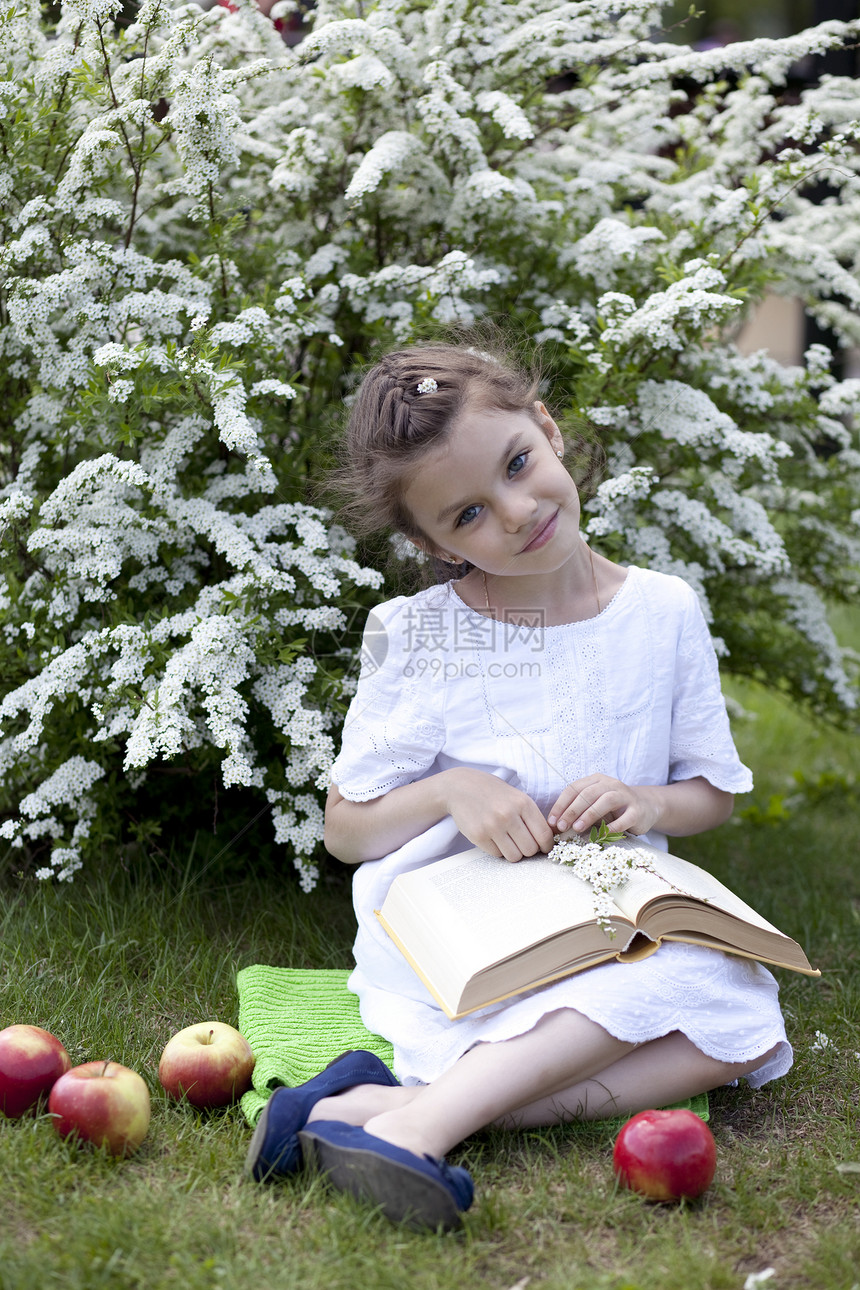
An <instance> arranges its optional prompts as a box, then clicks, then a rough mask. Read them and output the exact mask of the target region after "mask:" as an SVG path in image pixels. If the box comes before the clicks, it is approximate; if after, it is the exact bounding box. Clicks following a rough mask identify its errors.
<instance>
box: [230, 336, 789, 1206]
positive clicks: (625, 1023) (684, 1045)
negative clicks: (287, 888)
mask: <svg viewBox="0 0 860 1290" xmlns="http://www.w3.org/2000/svg"><path fill="white" fill-rule="evenodd" d="M536 395H537V388H536V387H535V386H530V384H529V382H528V380H526V379H525V378H523V377H522V376H520V375H519V374H518V373H517V372H515V371H513V370H511V369H510V368H509V367H508V366H506V365H503V364H500V363H499V362H498V361H497V360H495V359H494V358H492V357H490V356H489V355H486V354H480V353H476V352H475V351H473V350H470V349H466V348H460V347H457V346H450V345H427V346H415V347H413V348H410V349H406V350H403V351H401V352H398V353H393V354H389V355H388V356H387V357H386V358H384V359H383V360H382V361H381V362H379V363H378V364H377V365H376V366H375V367H374V368H373V369H372V370H371V371H370V372H369V373H368V375H367V376H366V378H365V380H364V382H363V383H362V385H361V387H360V390H359V393H358V395H357V397H356V400H355V403H354V406H353V409H352V413H351V416H350V421H349V426H348V430H347V440H346V446H347V453H348V461H349V465H348V467H347V472H348V477H349V481H350V482H351V487H352V496H353V498H354V499H355V500H359V499H360V501H361V502H362V503H363V505H364V508H365V511H366V514H367V515H368V516H369V517H370V523H369V524H367V525H366V526H365V531H368V530H369V529H370V528H371V527H376V528H393V529H394V530H396V531H398V532H399V533H401V534H403V535H404V536H405V537H406V538H408V539H410V540H411V541H412V542H413V543H415V544H416V545H417V546H419V547H420V548H421V549H422V550H423V551H424V552H425V553H426V554H427V555H428V556H430V557H432V558H433V559H434V560H441V561H444V562H445V564H446V565H447V566H448V567H449V570H450V571H451V572H452V573H454V574H456V576H455V577H452V578H451V579H450V580H449V581H447V582H445V583H444V584H442V585H436V586H433V587H430V588H428V589H426V590H424V591H421V592H419V593H418V594H417V595H414V596H411V597H406V596H397V597H396V598H395V599H393V600H390V601H388V602H387V603H386V604H383V605H381V606H380V607H379V608H378V609H377V610H376V611H375V612H374V613H373V614H371V616H370V621H369V623H368V627H367V630H366V632H365V639H364V649H363V653H362V672H361V677H360V680H359V684H358V688H357V691H356V694H355V697H354V698H353V701H352V704H351V706H350V709H349V713H348V716H347V719H346V723H345V727H344V732H343V745H342V749H341V752H340V755H339V756H338V758H337V760H336V761H335V763H334V766H333V768H332V784H331V789H330V792H329V796H328V802H327V807H326V832H325V842H326V846H327V848H328V850H329V851H330V852H331V853H332V854H333V855H335V856H337V857H338V858H339V859H340V860H342V861H344V862H345V863H346V864H352V865H356V866H357V869H356V874H355V879H354V901H355V911H356V915H357V918H358V936H357V939H356V942H355V960H356V965H357V966H356V968H355V971H354V972H353V974H352V976H351V978H350V988H351V989H352V990H353V991H354V992H355V993H357V994H358V996H359V999H360V1002H361V1015H362V1019H363V1021H364V1023H365V1024H366V1026H367V1027H368V1029H369V1030H371V1031H374V1032H376V1033H378V1034H381V1035H384V1036H386V1037H387V1038H388V1039H390V1040H391V1041H392V1043H393V1045H394V1054H395V1056H394V1070H395V1072H396V1074H397V1076H398V1077H399V1079H400V1081H401V1083H400V1084H397V1083H396V1081H395V1080H394V1079H393V1077H392V1075H391V1073H390V1072H389V1071H388V1070H387V1068H386V1067H385V1066H383V1064H382V1063H381V1062H379V1061H378V1060H377V1059H376V1058H373V1057H372V1056H371V1055H370V1054H367V1053H353V1054H347V1055H345V1056H344V1057H342V1058H339V1059H338V1061H336V1062H335V1063H333V1064H332V1066H331V1067H329V1068H328V1070H326V1071H323V1072H322V1074H321V1075H319V1076H317V1077H316V1078H315V1079H313V1080H311V1081H310V1082H309V1083H308V1084H306V1085H303V1086H302V1087H301V1088H298V1089H279V1090H278V1091H277V1092H276V1093H275V1094H274V1095H273V1096H272V1098H271V1099H270V1101H269V1103H268V1104H267V1107H266V1110H265V1112H264V1115H263V1117H262V1118H261V1121H260V1123H259V1125H258V1126H257V1129H256V1131H255V1134H254V1139H253V1141H252V1143H251V1147H250V1150H249V1154H248V1161H247V1165H246V1168H247V1170H248V1171H249V1172H250V1173H251V1174H252V1175H253V1176H254V1177H257V1178H261V1177H269V1176H271V1175H273V1174H283V1173H286V1172H290V1171H291V1170H293V1169H295V1168H297V1167H298V1166H299V1164H300V1162H301V1159H302V1153H304V1156H305V1157H306V1158H309V1159H310V1161H311V1163H313V1164H315V1165H316V1167H317V1168H319V1169H321V1170H322V1171H324V1172H325V1173H327V1174H328V1175H329V1178H330V1180H331V1181H332V1182H333V1184H334V1185H335V1186H336V1187H339V1188H341V1189H345V1190H349V1191H351V1192H353V1193H354V1194H357V1195H363V1196H367V1197H369V1198H371V1199H372V1200H374V1201H376V1203H378V1204H380V1205H381V1206H382V1207H383V1210H384V1212H385V1213H387V1214H388V1215H389V1217H391V1218H393V1219H395V1220H399V1219H404V1218H408V1219H409V1220H410V1221H412V1222H415V1223H421V1224H426V1225H429V1226H432V1227H435V1226H438V1225H442V1226H444V1227H451V1226H454V1225H456V1223H457V1222H458V1221H459V1218H460V1214H461V1212H462V1210H464V1209H466V1208H468V1206H469V1204H470V1203H471V1199H472V1184H471V1179H470V1178H469V1175H468V1174H467V1172H466V1171H465V1170H464V1169H459V1168H452V1167H450V1166H448V1165H447V1164H446V1162H445V1161H444V1159H443V1157H444V1155H445V1153H446V1152H448V1151H449V1150H450V1149H451V1148H452V1147H454V1146H455V1145H456V1144H457V1143H459V1142H461V1141H462V1139H463V1138H465V1137H467V1136H468V1135H469V1134H471V1133H474V1132H475V1131H476V1130H478V1129H481V1128H483V1127H484V1126H487V1125H495V1126H502V1127H511V1128H522V1127H528V1126H534V1125H551V1124H557V1123H559V1122H562V1121H565V1120H570V1119H575V1118H585V1119H593V1118H598V1117H601V1116H614V1115H619V1114H632V1113H634V1112H635V1111H638V1110H641V1109H643V1108H646V1107H651V1106H661V1105H664V1104H666V1103H668V1102H674V1101H677V1100H680V1099H682V1098H686V1097H689V1096H691V1095H694V1094H697V1093H700V1092H703V1091H706V1090H708V1089H711V1088H714V1087H716V1086H717V1085H721V1084H726V1083H728V1082H731V1081H733V1080H735V1079H737V1078H738V1077H739V1076H746V1077H747V1078H748V1079H749V1081H750V1083H751V1084H752V1085H753V1086H754V1087H758V1086H759V1085H761V1084H763V1083H764V1082H765V1081H767V1080H771V1079H774V1078H776V1077H777V1076H780V1075H783V1074H784V1073H785V1072H786V1071H787V1070H788V1068H789V1067H790V1065H791V1059H792V1054H791V1048H790V1046H789V1044H788V1043H787V1041H786V1037H785V1029H784V1026H783V1022H782V1017H781V1014H780V1010H779V1006H778V1003H777V986H776V982H775V981H774V979H773V977H772V976H771V974H770V973H769V972H768V971H767V970H766V969H764V968H763V967H762V966H761V965H759V964H756V963H750V962H748V961H745V960H741V959H738V958H730V957H727V956H726V955H724V954H722V953H720V952H719V951H717V950H710V949H705V948H700V947H697V946H690V945H679V944H664V945H663V946H661V948H660V949H659V950H658V951H657V952H656V953H655V954H653V955H652V956H651V957H650V958H647V959H645V960H644V961H642V962H640V963H618V962H615V961H613V962H611V963H609V964H606V965H602V966H599V967H593V968H591V969H589V970H588V971H586V972H582V973H579V974H576V975H574V976H570V977H567V978H565V979H563V980H561V981H557V982H555V983H553V984H550V985H547V986H544V987H542V988H539V989H536V990H532V991H531V992H529V993H527V994H524V995H519V996H518V997H516V998H514V999H509V1000H505V1001H503V1002H501V1003H497V1004H494V1005H491V1006H489V1007H486V1008H484V1009H482V1010H480V1011H479V1012H475V1013H472V1014H471V1015H469V1016H467V1017H465V1018H462V1019H460V1020H457V1021H449V1020H448V1019H447V1017H446V1016H445V1014H444V1013H443V1012H442V1011H441V1010H440V1008H439V1007H438V1006H437V1004H436V1003H435V1001H434V1000H433V998H432V997H431V995H430V994H429V993H428V991H427V990H426V988H425V987H424V986H423V984H422V983H421V981H420V980H419V979H418V977H417V976H416V975H415V973H414V972H413V971H412V969H411V968H410V966H409V965H408V963H407V962H406V960H405V959H404V958H403V956H402V954H401V953H400V951H399V950H398V949H397V947H396V946H395V945H394V943H393V942H392V941H391V940H390V939H389V938H388V936H387V935H386V933H385V932H384V931H383V929H382V927H381V925H380V923H379V921H378V920H377V918H376V917H375V916H374V910H377V909H379V908H380V906H381V905H382V902H383V900H384V899H385V895H386V892H387V890H388V888H389V886H390V884H391V882H392V881H393V879H394V878H395V877H396V876H397V874H399V873H402V872H404V871H405V870H408V869H413V868H415V867H416V866H419V865H424V864H427V863H428V862H429V861H432V860H435V859H438V858H441V857H443V856H447V855H453V854H455V853H456V852H457V851H463V850H466V849H467V848H468V847H469V846H479V847H481V848H483V849H484V850H485V851H488V852H490V853H491V854H492V855H494V856H497V857H504V858H505V859H506V860H508V861H510V862H511V863H512V864H515V863H516V862H517V861H519V860H521V859H523V858H524V857H526V856H533V855H535V854H537V853H538V852H543V851H548V850H549V849H550V848H551V847H552V845H553V836H554V834H555V833H560V832H562V831H564V830H565V829H567V828H573V829H574V830H575V831H577V832H587V831H588V830H589V829H590V828H591V826H592V825H595V824H598V823H599V822H600V821H601V820H606V821H608V822H611V823H612V826H613V829H614V830H618V831H627V832H629V833H633V834H638V835H641V836H642V837H643V838H644V839H645V840H646V841H648V842H650V843H652V844H653V845H656V846H660V847H662V848H664V849H665V848H666V846H667V842H666V837H667V835H671V836H683V835H685V834H690V833H696V832H699V831H701V830H704V829H709V828H713V827H715V826H716V825H718V824H721V823H722V822H723V821H725V820H726V819H728V817H729V815H730V813H731V810H732V804H733V794H734V793H736V792H745V791H747V790H749V789H750V788H751V786H752V781H751V777H750V774H749V771H748V770H747V769H746V767H745V766H743V765H742V764H741V762H740V761H739V759H738V755H737V752H736V751H735V748H734V745H733V743H732V739H731V735H730V732H729V725H728V719H727V716H726V710H725V705H724V702H723V699H722V695H721V693H720V687H719V678H718V672H717V663H716V657H715V655H714V650H713V647H712V645H711V640H710V636H709V634H708V630H707V627H706V625H705V622H704V619H703V617H702V613H701V611H700V608H699V605H698V601H697V598H696V596H695V594H694V592H693V591H692V590H691V589H690V588H689V587H688V586H687V584H686V583H684V582H683V581H682V580H681V579H680V578H677V577H673V576H668V575H665V574H661V573H656V572H652V571H650V570H648V569H643V568H637V567H635V566H632V567H630V568H625V567H623V566H620V565H617V564H613V563H612V562H611V561H610V560H608V559H606V558H605V557H603V556H601V555H598V554H596V553H595V552H593V551H592V550H591V548H590V547H589V546H588V545H587V544H586V542H585V541H584V540H583V537H582V535H581V533H580V531H579V524H580V505H579V497H578V494H577V489H576V487H575V485H574V483H573V481H572V479H571V477H570V475H569V473H568V471H567V469H566V468H565V466H564V464H563V456H564V443H563V440H562V436H561V433H560V432H559V429H558V426H557V425H556V423H555V422H554V421H553V419H552V417H551V416H550V415H549V413H548V412H547V410H546V408H545V407H544V405H543V404H542V403H541V402H539V401H538V400H537V398H536ZM351 509H352V511H353V513H355V505H353V506H352V508H351ZM511 917H512V918H515V917H516V910H515V909H512V910H511Z"/></svg>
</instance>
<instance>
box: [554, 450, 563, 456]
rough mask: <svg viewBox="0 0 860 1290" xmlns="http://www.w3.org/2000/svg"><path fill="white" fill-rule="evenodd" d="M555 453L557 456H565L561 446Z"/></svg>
mask: <svg viewBox="0 0 860 1290" xmlns="http://www.w3.org/2000/svg"><path fill="white" fill-rule="evenodd" d="M555 455H556V457H563V456H564V453H563V452H562V450H561V448H557V449H556V453H555Z"/></svg>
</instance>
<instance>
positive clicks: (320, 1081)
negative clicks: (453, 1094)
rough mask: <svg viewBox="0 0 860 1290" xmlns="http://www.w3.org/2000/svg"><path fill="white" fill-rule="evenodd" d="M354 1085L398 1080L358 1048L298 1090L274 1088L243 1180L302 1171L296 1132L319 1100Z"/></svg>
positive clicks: (275, 1176) (277, 1176) (259, 1122)
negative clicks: (300, 1169)
mask: <svg viewBox="0 0 860 1290" xmlns="http://www.w3.org/2000/svg"><path fill="white" fill-rule="evenodd" d="M357 1084H389V1085H392V1086H393V1087H398V1081H397V1080H396V1079H395V1078H394V1076H393V1075H392V1073H391V1071H390V1070H389V1069H388V1067H387V1066H386V1065H385V1063H384V1062H383V1061H380V1059H379V1058H378V1057H376V1056H375V1055H374V1054H373V1053H368V1052H365V1051H364V1050H363V1049H358V1050H356V1051H355V1052H348V1053H343V1054H342V1055H341V1056H340V1057H337V1058H336V1059H335V1060H334V1061H333V1062H332V1063H331V1065H330V1066H326V1068H325V1070H323V1071H320V1073H319V1075H314V1077H313V1079H309V1080H307V1082H306V1083H304V1084H300V1085H299V1086H298V1087H297V1088H276V1089H275V1091H274V1093H273V1094H272V1096H271V1097H270V1098H269V1100H268V1102H267V1103H266V1105H265V1106H264V1107H263V1111H262V1114H261V1116H260V1118H259V1120H258V1121H257V1127H256V1128H255V1129H254V1136H253V1137H252V1138H251V1143H250V1146H249V1147H248V1154H247V1155H246V1157H245V1167H244V1173H245V1175H246V1177H248V1178H254V1179H255V1180H256V1181H257V1182H265V1181H267V1180H268V1179H270V1178H281V1177H283V1176H284V1175H285V1174H292V1173H295V1172H296V1170H297V1169H299V1168H301V1164H302V1150H301V1146H300V1145H299V1139H298V1132H299V1129H303V1128H304V1126H305V1125H306V1124H307V1119H308V1116H309V1115H310V1113H311V1111H312V1110H313V1108H314V1107H315V1106H316V1104H317V1102H319V1101H320V1100H321V1099H322V1098H324V1097H331V1096H332V1094H334V1093H340V1092H342V1090H343V1089H345V1088H354V1087H355V1086H356V1085H357Z"/></svg>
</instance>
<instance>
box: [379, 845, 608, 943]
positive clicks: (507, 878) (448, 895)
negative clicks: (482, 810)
mask: <svg viewBox="0 0 860 1290" xmlns="http://www.w3.org/2000/svg"><path fill="white" fill-rule="evenodd" d="M413 877H415V878H420V882H421V883H422V884H426V887H425V890H426V889H427V888H429V890H427V891H426V894H427V897H428V899H429V900H431V901H432V903H433V904H434V905H436V903H437V901H439V900H442V901H444V902H445V905H446V906H448V911H449V913H448V916H449V917H450V918H453V919H456V921H457V922H458V923H459V924H460V926H461V928H462V929H463V931H464V933H466V932H467V933H468V936H469V940H470V942H471V944H472V946H473V947H474V950H475V953H476V956H477V957H479V958H480V959H481V960H482V961H483V962H485V963H489V962H495V961H497V960H498V959H501V958H506V957H508V956H509V955H511V954H515V953H517V952H518V951H519V950H521V949H524V948H526V947H527V946H529V945H534V944H535V943H536V942H538V941H542V940H544V939H545V938H547V937H550V936H555V935H557V934H558V933H559V932H560V931H563V930H565V929H566V928H569V927H576V926H578V925H579V924H582V923H589V924H593V923H594V903H593V894H592V891H591V888H590V887H589V886H588V884H587V883H585V882H583V881H582V880H581V879H580V878H577V877H576V876H575V875H574V874H573V873H571V872H570V871H569V870H567V869H565V868H564V867H563V866H561V865H556V864H553V863H552V862H551V861H549V860H547V859H546V857H545V856H537V857H531V858H526V859H524V860H520V861H519V862H518V863H517V864H511V863H509V862H508V861H507V860H498V859H496V858H495V857H494V856H488V855H487V854H486V853H485V852H483V851H480V850H478V849H477V848H476V849H475V850H474V851H470V852H465V853H463V854H461V855H459V856H452V857H451V858H450V860H447V861H446V860H442V861H438V862H437V863H436V864H435V865H433V866H432V867H431V868H428V869H425V870H417V871H416V872H415V874H414V875H413V874H404V875H402V877H401V879H399V880H398V881H399V882H402V883H404V885H406V884H407V883H408V882H409V880H410V879H412V878H413ZM415 895H416V898H417V888H416V893H415ZM437 908H438V906H437ZM470 957H471V954H470Z"/></svg>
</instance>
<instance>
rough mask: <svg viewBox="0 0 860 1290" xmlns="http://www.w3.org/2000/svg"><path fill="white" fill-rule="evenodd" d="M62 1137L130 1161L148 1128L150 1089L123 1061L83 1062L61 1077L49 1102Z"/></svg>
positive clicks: (55, 1124)
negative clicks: (132, 1153)
mask: <svg viewBox="0 0 860 1290" xmlns="http://www.w3.org/2000/svg"><path fill="white" fill-rule="evenodd" d="M48 1110H49V1111H50V1113H51V1115H53V1117H54V1128H55V1129H56V1130H57V1133H59V1135H60V1137H61V1138H68V1137H70V1136H75V1137H78V1138H82V1139H83V1140H84V1141H85V1142H92V1143H94V1144H95V1145H96V1146H97V1147H106V1148H107V1150H108V1151H109V1152H110V1153H111V1155H112V1156H127V1155H128V1154H129V1153H130V1152H132V1151H134V1150H135V1149H136V1148H137V1147H139V1146H140V1144H141V1142H143V1139H144V1138H145V1137H146V1131H147V1129H148V1128H149V1089H148V1088H147V1087H146V1084H145V1083H144V1081H143V1080H142V1079H141V1077H140V1076H139V1075H138V1074H137V1072H136V1071H132V1070H129V1068H128V1067H127V1066H120V1064H119V1062H84V1064H83V1066H73V1067H72V1069H71V1070H70V1071H67V1072H66V1074H65V1075H61V1076H60V1078H59V1079H58V1080H57V1082H56V1084H55V1085H54V1087H53V1088H52V1089H51V1096H50V1097H49V1098H48Z"/></svg>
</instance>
